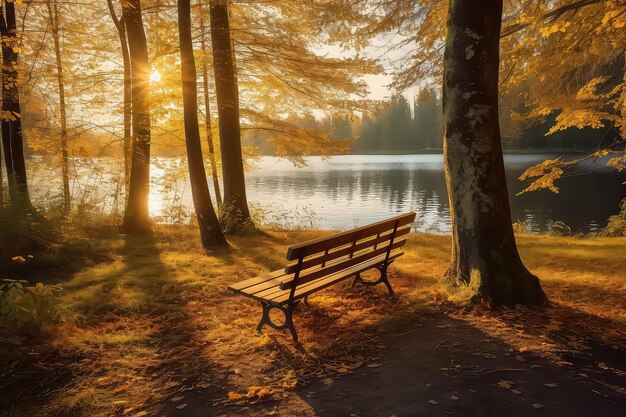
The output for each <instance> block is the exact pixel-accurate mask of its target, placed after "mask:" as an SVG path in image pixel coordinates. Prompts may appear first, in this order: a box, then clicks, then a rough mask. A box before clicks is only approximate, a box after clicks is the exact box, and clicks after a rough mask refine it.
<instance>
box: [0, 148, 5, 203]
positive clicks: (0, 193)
mask: <svg viewBox="0 0 626 417" xmlns="http://www.w3.org/2000/svg"><path fill="white" fill-rule="evenodd" d="M2 148H3V147H2V138H0V209H1V208H3V207H4V175H3V171H4V170H3V169H2V167H3V165H2V161H3V160H4V159H3V157H4V151H3V150H2Z"/></svg>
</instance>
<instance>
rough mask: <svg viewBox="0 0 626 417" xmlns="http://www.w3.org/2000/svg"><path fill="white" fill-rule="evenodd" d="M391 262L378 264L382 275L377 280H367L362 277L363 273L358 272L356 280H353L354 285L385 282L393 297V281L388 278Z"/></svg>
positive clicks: (372, 284) (370, 284)
mask: <svg viewBox="0 0 626 417" xmlns="http://www.w3.org/2000/svg"><path fill="white" fill-rule="evenodd" d="M390 264H391V262H389V263H385V264H382V265H378V266H377V267H376V269H378V272H380V277H379V278H378V279H377V280H376V281H366V280H364V279H363V278H361V274H356V276H355V277H354V281H353V282H352V286H353V287H354V286H355V285H356V284H360V285H366V286H374V285H378V284H385V286H386V287H387V290H389V295H391V296H392V297H393V296H395V293H394V292H393V288H391V283H389V279H388V278H387V268H388V267H389V265H390Z"/></svg>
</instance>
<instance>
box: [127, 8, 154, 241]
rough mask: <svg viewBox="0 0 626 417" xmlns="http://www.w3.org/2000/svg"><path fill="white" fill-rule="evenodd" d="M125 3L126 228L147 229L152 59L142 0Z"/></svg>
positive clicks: (130, 229)
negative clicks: (128, 108) (129, 146)
mask: <svg viewBox="0 0 626 417" xmlns="http://www.w3.org/2000/svg"><path fill="white" fill-rule="evenodd" d="M122 5H123V7H124V13H123V16H124V24H125V26H126V32H127V35H128V51H129V56H130V72H131V78H130V79H131V94H132V125H133V128H132V129H133V151H132V157H131V169H130V184H129V192H128V201H127V203H126V211H125V213H124V225H123V228H124V230H126V231H128V232H133V231H146V230H148V229H149V228H150V218H149V214H148V196H149V192H150V95H149V88H150V60H149V59H148V46H147V42H146V33H145V31H144V27H143V20H142V17H141V2H140V0H126V1H124V2H123V3H122Z"/></svg>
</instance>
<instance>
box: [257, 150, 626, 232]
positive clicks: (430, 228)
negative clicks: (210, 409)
mask: <svg viewBox="0 0 626 417" xmlns="http://www.w3.org/2000/svg"><path fill="white" fill-rule="evenodd" d="M553 157H554V155H506V156H505V165H506V170H507V182H508V185H509V193H510V198H511V210H512V214H513V221H518V220H519V221H522V222H525V223H526V225H527V227H528V228H529V229H530V230H531V231H535V232H540V231H548V230H550V229H551V227H552V224H553V223H554V222H555V221H562V222H564V223H565V224H567V225H568V226H569V227H571V228H572V230H573V231H574V232H578V231H580V232H589V231H595V230H598V229H599V228H601V227H603V226H604V225H605V224H606V220H607V218H608V217H609V216H610V215H612V214H615V212H616V210H617V208H618V206H619V202H620V200H621V199H622V198H624V197H626V186H624V185H622V183H623V182H624V181H625V180H626V175H618V174H616V173H615V171H613V170H609V169H606V168H605V167H604V166H603V165H602V164H598V165H596V166H593V167H592V168H591V169H589V170H588V171H589V172H588V173H587V174H585V175H580V176H577V177H572V178H564V179H563V180H561V181H560V183H558V185H560V193H559V194H554V193H552V192H550V191H545V190H544V191H539V192H534V193H526V194H523V195H520V196H517V195H516V194H517V193H518V192H519V191H521V190H522V189H523V188H524V187H523V184H522V183H521V182H520V181H518V180H517V178H518V177H519V176H520V175H521V173H522V172H524V170H525V169H526V168H528V167H530V166H532V165H534V164H536V163H539V162H542V161H544V160H545V159H548V158H553ZM306 161H307V166H306V167H304V168H297V167H294V165H293V164H292V163H291V162H289V161H286V160H279V159H276V158H273V157H264V158H262V159H261V160H260V162H258V163H257V164H256V169H255V170H254V171H252V172H250V173H249V174H248V175H247V177H246V181H247V190H248V196H249V199H250V201H252V202H255V203H260V204H261V205H264V206H268V207H275V208H276V213H277V214H280V212H281V209H282V210H283V211H285V212H290V211H291V212H293V211H294V210H296V209H298V210H300V211H303V209H305V208H306V210H307V211H308V212H313V213H315V214H316V216H317V226H319V227H322V228H328V229H347V228H352V227H354V226H355V225H363V224H367V223H370V222H373V221H377V220H381V219H384V218H386V217H389V216H392V215H394V214H396V213H401V212H406V211H409V210H414V211H416V212H417V221H416V226H415V227H416V230H417V231H421V232H431V233H448V232H449V231H450V219H449V215H450V211H449V205H448V197H447V192H446V185H445V180H444V174H443V157H442V155H423V154H422V155H367V156H364V155H341V156H334V157H332V158H331V159H330V160H322V159H321V158H320V157H307V158H306ZM285 221H286V222H288V221H289V219H286V220H285Z"/></svg>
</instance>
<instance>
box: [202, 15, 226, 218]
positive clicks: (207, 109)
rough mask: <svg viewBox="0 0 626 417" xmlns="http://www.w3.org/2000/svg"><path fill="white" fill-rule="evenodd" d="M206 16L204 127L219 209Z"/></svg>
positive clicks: (204, 28) (203, 65)
mask: <svg viewBox="0 0 626 417" xmlns="http://www.w3.org/2000/svg"><path fill="white" fill-rule="evenodd" d="M205 30H206V27H205V24H204V15H202V14H201V15H200V48H202V87H203V93H204V126H205V129H206V139H207V144H208V146H209V163H210V164H211V176H212V177H213V189H214V190H215V200H216V201H217V207H218V208H219V207H220V206H221V205H222V193H221V191H220V182H219V178H218V176H217V165H216V163H215V146H214V144H213V130H212V127H211V104H210V102H209V65H208V62H207V61H208V51H207V47H206V35H205Z"/></svg>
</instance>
